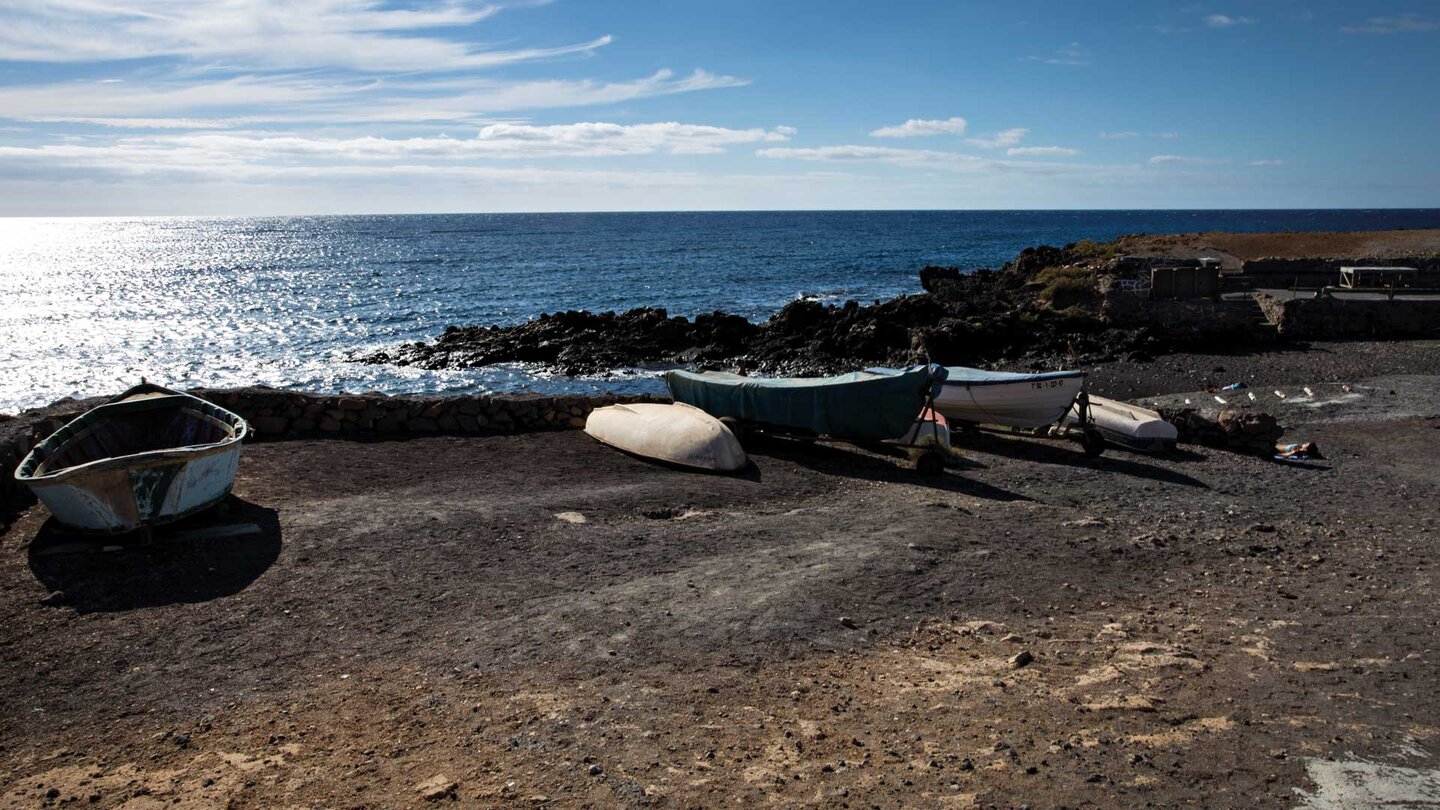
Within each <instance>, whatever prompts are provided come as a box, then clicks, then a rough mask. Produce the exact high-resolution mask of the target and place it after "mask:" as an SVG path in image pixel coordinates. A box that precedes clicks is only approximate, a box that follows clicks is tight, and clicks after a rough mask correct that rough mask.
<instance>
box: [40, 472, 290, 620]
mask: <svg viewBox="0 0 1440 810" xmlns="http://www.w3.org/2000/svg"><path fill="white" fill-rule="evenodd" d="M280 547H281V541H280V520H279V515H278V513H277V512H276V511H275V510H274V509H269V508H266V507H263V506H259V505H257V504H253V503H250V502H249V501H246V500H243V499H241V498H237V497H235V496H234V495H231V496H228V497H227V498H226V499H225V500H224V501H222V502H221V503H220V504H219V505H218V506H216V507H215V508H213V509H209V510H206V511H205V512H203V513H201V514H199V515H195V516H193V517H190V518H186V519H184V520H181V521H177V522H176V523H173V524H169V525H167V526H164V527H162V528H159V529H156V530H155V533H154V536H153V538H151V539H150V540H148V541H147V540H146V539H145V538H144V537H143V536H141V535H139V534H131V535H125V536H121V537H95V536H92V535H83V534H77V533H74V532H72V531H70V530H69V529H67V528H65V526H63V525H62V524H61V523H60V522H59V521H57V520H56V519H55V518H53V517H51V518H50V519H48V520H46V521H45V523H44V524H43V525H41V527H40V529H39V530H38V531H37V532H36V533H35V537H34V538H33V539H32V540H31V541H30V548H29V554H28V557H29V565H30V571H31V572H32V573H33V574H34V575H35V578H36V579H37V580H39V581H40V583H41V584H43V585H44V586H45V587H46V588H48V589H49V590H50V592H51V595H50V596H49V597H47V598H46V599H45V600H43V604H46V605H50V606H55V607H66V608H70V609H72V610H74V611H75V612H77V613H118V612H124V611H128V610H135V609H137V608H147V607H161V606H163V605H174V604H192V603H198V602H208V601H210V600H212V599H218V598H220V597H224V596H230V595H233V594H236V593H239V592H240V591H243V590H245V588H247V587H249V585H250V583H252V582H254V581H255V580H256V579H258V578H259V577H260V575H261V574H264V573H265V571H267V570H268V569H269V568H270V566H271V565H272V564H273V563H274V562H275V560H276V559H277V558H278V557H279V556H280Z"/></svg>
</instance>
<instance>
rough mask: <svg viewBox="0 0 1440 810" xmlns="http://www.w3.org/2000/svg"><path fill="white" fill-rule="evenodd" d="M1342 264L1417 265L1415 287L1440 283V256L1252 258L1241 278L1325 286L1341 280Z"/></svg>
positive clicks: (1263, 283)
mask: <svg viewBox="0 0 1440 810" xmlns="http://www.w3.org/2000/svg"><path fill="white" fill-rule="evenodd" d="M1341 267H1414V268H1416V269H1417V270H1419V271H1420V273H1419V277H1418V278H1417V279H1416V286H1419V287H1436V286H1440V259H1437V258H1434V257H1429V256H1410V257H1402V258H1392V259H1382V258H1374V257H1372V258H1359V259H1270V258H1267V259H1251V260H1250V261H1247V262H1245V263H1244V264H1242V265H1241V269H1240V279H1241V280H1242V281H1243V282H1244V283H1246V284H1248V285H1249V287H1251V288H1256V287H1270V288H1289V287H1292V286H1296V287H1324V286H1326V285H1333V284H1339V283H1340V268H1341Z"/></svg>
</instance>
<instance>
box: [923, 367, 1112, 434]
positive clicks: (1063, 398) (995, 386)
mask: <svg viewBox="0 0 1440 810" xmlns="http://www.w3.org/2000/svg"><path fill="white" fill-rule="evenodd" d="M947 371H948V372H949V375H948V376H947V378H946V380H945V385H944V387H943V388H942V389H941V390H940V395H939V396H937V397H936V398H935V407H936V409H937V410H939V411H940V412H941V413H943V414H945V416H947V417H949V418H950V419H952V420H956V421H961V422H973V423H975V424H981V425H1001V426H1004V427H1013V428H1037V427H1044V426H1045V425H1053V424H1055V423H1057V422H1059V421H1060V420H1061V419H1063V418H1064V417H1065V414H1066V413H1067V412H1068V411H1069V410H1070V408H1071V406H1073V405H1074V403H1075V397H1077V396H1078V395H1079V394H1080V392H1081V391H1082V390H1084V388H1085V372H1083V371H1057V372H1047V373H1042V374H1009V373H1005V372H998V371H981V370H979V369H971V368H963V367H959V366H955V367H951V368H949V369H947Z"/></svg>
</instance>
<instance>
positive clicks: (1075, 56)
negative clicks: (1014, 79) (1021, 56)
mask: <svg viewBox="0 0 1440 810" xmlns="http://www.w3.org/2000/svg"><path fill="white" fill-rule="evenodd" d="M1026 58H1027V59H1029V60H1030V61H1032V62H1044V63H1045V64H1047V65H1067V66H1071V67H1078V66H1080V65H1088V64H1090V58H1089V56H1087V55H1086V53H1085V50H1084V49H1083V48H1081V47H1080V43H1078V42H1072V43H1070V44H1069V45H1066V46H1065V47H1063V48H1057V49H1056V50H1055V51H1054V52H1053V53H1051V54H1050V55H1048V56H1027V57H1026Z"/></svg>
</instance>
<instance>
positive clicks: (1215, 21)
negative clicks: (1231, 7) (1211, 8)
mask: <svg viewBox="0 0 1440 810" xmlns="http://www.w3.org/2000/svg"><path fill="white" fill-rule="evenodd" d="M1253 22H1255V21H1254V20H1252V19H1250V18H1249V17H1232V16H1230V15H1229V14H1211V15H1210V16H1208V17H1206V18H1205V24H1206V25H1208V26H1209V27H1211V28H1230V27H1232V26H1236V25H1250V24H1251V23H1253Z"/></svg>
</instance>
